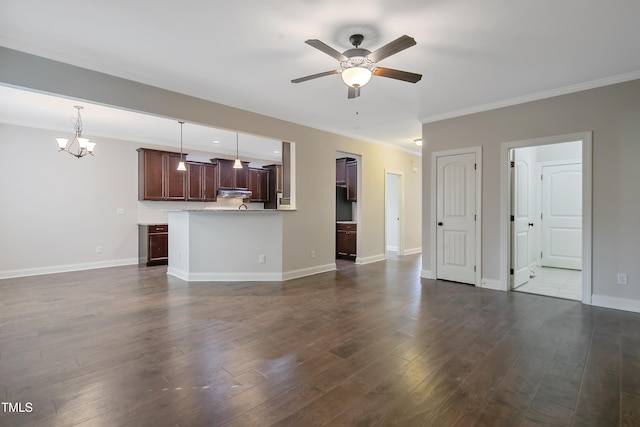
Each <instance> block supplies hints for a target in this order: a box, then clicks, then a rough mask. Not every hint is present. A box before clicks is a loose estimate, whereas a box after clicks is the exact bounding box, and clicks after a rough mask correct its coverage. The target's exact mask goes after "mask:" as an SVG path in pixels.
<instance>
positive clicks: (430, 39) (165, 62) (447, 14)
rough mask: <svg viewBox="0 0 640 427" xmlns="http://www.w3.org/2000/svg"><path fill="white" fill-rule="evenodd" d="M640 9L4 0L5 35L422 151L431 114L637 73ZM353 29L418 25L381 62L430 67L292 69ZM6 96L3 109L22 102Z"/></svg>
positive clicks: (321, 57)
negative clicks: (386, 71) (343, 74)
mask: <svg viewBox="0 0 640 427" xmlns="http://www.w3.org/2000/svg"><path fill="white" fill-rule="evenodd" d="M638 18H640V1H637V0H609V1H602V0H535V1H531V0H530V1H507V0H484V1H477V0H446V1H444V0H396V1H389V0H386V1H384V0H352V1H349V2H345V1H337V0H297V1H294V0H278V1H270V2H268V1H263V0H243V1H236V2H222V1H204V0H200V1H198V0H191V1H188V2H181V3H179V2H175V1H167V0H160V1H153V2H152V1H137V2H134V1H124V0H110V1H108V2H106V1H105V2H97V1H92V2H90V1H81V0H58V1H55V2H52V1H49V0H30V1H24V0H2V1H1V2H0V44H1V45H3V46H6V47H9V48H12V49H17V50H21V51H24V52H28V53H33V54H36V55H40V56H44V57H47V58H51V59H55V60H59V61H62V62H66V63H70V64H73V65H77V66H81V67H85V68H89V69H93V70H97V71H102V72H105V73H108V74H112V75H116V76H119V77H123V78H127V79H131V80H135V81H139V82H143V83H146V84H150V85H154V86H158V87H161V88H165V89H169V90H173V91H177V92H181V93H185V94H188V95H193V96H197V97H200V98H204V99H209V100H212V101H215V102H219V103H222V104H226V105H231V106H234V107H238V108H242V109H245V110H249V111H253V112H257V113H261V114H265V115H268V116H272V117H276V118H280V119H284V120H289V121H292V122H296V123H300V124H304V125H308V126H311V127H315V128H319V129H324V130H329V131H333V132H336V133H339V134H343V135H348V136H354V137H357V138H360V139H364V140H368V141H372V142H382V143H391V144H396V145H398V146H400V147H402V148H404V149H408V150H416V148H415V147H414V146H413V143H412V141H413V140H414V139H416V138H419V137H420V136H421V123H423V122H428V121H433V120H437V119H442V118H447V117H454V116H457V115H461V114H466V113H471V112H476V111H482V110H485V109H490V108H495V107H498V106H504V105H510V104H514V103H517V102H523V101H526V100H532V99H537V98H542V97H546V96H552V95H556V94H561V93H567V92H571V91H575V90H579V89H586V88H589V87H596V86H601V85H604V84H609V83H615V82H619V81H625V80H631V79H634V78H640V55H638V40H640V25H638V23H637V21H638ZM354 33H362V34H363V35H364V36H365V40H364V42H363V44H362V46H361V47H363V48H366V49H369V50H371V51H373V50H375V49H377V48H379V47H381V46H382V45H384V44H386V43H387V42H389V41H391V40H394V39H396V38H397V37H399V36H401V35H403V34H407V35H409V36H412V37H414V38H415V39H416V41H417V45H416V46H413V47H411V48H409V49H407V50H404V51H402V52H400V53H398V54H396V55H393V56H391V57H388V58H386V59H384V60H382V61H381V62H380V65H381V66H383V67H388V68H395V69H400V70H406V71H411V72H415V73H420V74H422V75H423V78H422V80H421V81H420V82H418V83H417V84H410V83H405V82H401V81H397V80H392V79H386V78H382V77H376V76H374V78H373V79H372V81H371V82H370V83H369V84H368V85H367V86H365V87H363V88H362V95H361V96H360V97H359V98H356V99H352V100H348V99H347V88H346V86H345V85H344V84H343V83H342V82H341V79H340V76H338V75H332V76H327V77H322V78H319V79H315V80H311V81H307V82H304V83H300V84H292V83H291V82H290V81H291V79H293V78H297V77H301V76H305V75H308V74H314V73H318V72H322V71H328V70H331V69H335V68H337V61H336V60H335V59H333V58H331V57H330V56H328V55H326V54H324V53H322V52H320V51H319V50H317V49H314V48H312V47H310V46H308V45H306V44H305V43H304V41H305V40H306V39H309V38H317V39H320V40H322V41H324V42H325V43H327V44H328V45H330V46H332V47H334V48H336V49H337V50H339V51H343V50H346V49H348V48H350V47H351V46H350V45H349V41H348V38H349V36H350V35H351V34H354ZM0 96H2V97H3V98H4V97H5V96H8V94H7V93H6V92H4V91H3V92H2V93H0ZM67 101H68V100H67ZM10 102H11V103H13V102H18V101H14V100H13V99H12V100H11V101H10ZM24 102H28V101H24ZM5 104H6V102H3V105H2V111H1V113H2V114H3V115H4V114H7V110H11V108H12V107H11V106H7V105H5ZM73 104H74V103H73V102H72V101H71V102H70V103H69V105H65V107H66V108H67V110H68V111H65V112H64V114H65V117H69V116H73V115H74V112H75V111H74V110H73V108H72V105H73ZM23 107H24V111H22V112H21V114H22V116H20V117H18V118H16V117H13V118H11V119H10V120H14V121H16V120H18V121H20V120H24V121H31V120H32V118H31V117H30V113H31V109H32V107H30V106H29V105H28V104H24V105H23ZM56 108H58V106H56ZM96 108H98V107H97V106H96ZM106 110H107V109H104V107H100V109H98V110H96V111H95V112H92V111H91V110H90V109H89V108H86V110H83V113H84V115H83V117H84V118H85V129H86V130H87V131H89V123H90V122H89V120H90V119H91V120H96V121H104V128H105V129H102V128H101V129H100V131H99V132H100V133H102V132H103V131H104V132H107V133H108V129H107V128H108V124H107V122H108V119H107V118H106V116H105V117H103V116H102V115H103V114H104V115H108V113H107V112H106ZM98 112H99V114H97V113H98ZM109 114H114V115H118V114H119V115H118V117H117V124H118V127H120V128H125V129H126V131H127V135H124V134H123V135H122V137H124V136H129V137H130V138H133V136H132V134H131V133H132V132H134V130H135V132H142V136H141V138H143V139H144V137H146V138H155V137H156V136H155V135H154V134H153V133H152V132H151V131H149V129H146V131H147V133H146V136H145V134H144V131H145V129H144V128H142V129H140V128H139V127H138V126H132V127H131V128H130V129H129V128H128V126H130V125H131V123H133V122H134V121H139V120H140V117H139V116H138V117H134V116H129V114H131V113H124V112H120V113H115V112H113V113H109ZM150 119H158V118H150ZM162 120H164V121H167V120H166V119H162ZM167 122H168V123H166V124H165V126H167V127H165V128H162V130H163V132H164V133H165V138H166V139H173V138H177V136H178V135H179V131H178V130H177V129H176V127H177V126H178V125H177V124H175V122H172V121H170V120H169V121H167ZM114 123H116V122H114ZM169 123H171V124H169ZM65 124H68V122H65ZM156 125H157V126H159V127H160V125H158V124H156ZM93 126H94V124H92V130H96V129H98V128H99V126H97V125H95V127H93ZM134 128H135V129H134ZM154 129H156V128H154ZM116 131H117V130H116V129H114V132H116ZM120 131H122V132H124V130H123V129H120ZM96 132H97V130H96ZM118 135H120V134H118ZM167 135H170V137H169V138H167ZM232 135H233V136H234V135H235V134H232ZM114 136H117V135H114ZM118 137H120V136H118ZM228 137H229V135H227V138H228ZM242 138H243V136H241V144H242ZM186 141H187V125H185V144H186ZM233 142H235V140H234V141H233Z"/></svg>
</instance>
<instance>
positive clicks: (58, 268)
mask: <svg viewBox="0 0 640 427" xmlns="http://www.w3.org/2000/svg"><path fill="white" fill-rule="evenodd" d="M136 264H138V258H137V257H136V258H126V259H114V260H109V261H100V262H87V263H82V264H67V265H52V266H50V267H36V268H25V269H20V270H5V271H0V279H11V278H14V277H27V276H40V275H43V274H55V273H68V272H71V271H83V270H94V269H97V268H108V267H121V266H124V265H136Z"/></svg>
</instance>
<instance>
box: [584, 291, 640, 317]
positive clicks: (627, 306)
mask: <svg viewBox="0 0 640 427" xmlns="http://www.w3.org/2000/svg"><path fill="white" fill-rule="evenodd" d="M591 305H595V306H598V307H605V308H613V309H615V310H624V311H633V312H634V313H640V301H639V300H637V299H636V300H634V299H627V298H618V297H610V296H608V295H595V294H594V295H592V298H591Z"/></svg>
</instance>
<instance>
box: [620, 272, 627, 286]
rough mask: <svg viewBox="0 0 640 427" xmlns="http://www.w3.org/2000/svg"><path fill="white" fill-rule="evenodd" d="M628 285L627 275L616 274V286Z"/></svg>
mask: <svg viewBox="0 0 640 427" xmlns="http://www.w3.org/2000/svg"><path fill="white" fill-rule="evenodd" d="M628 283H629V282H628V281H627V273H618V285H626V284H628Z"/></svg>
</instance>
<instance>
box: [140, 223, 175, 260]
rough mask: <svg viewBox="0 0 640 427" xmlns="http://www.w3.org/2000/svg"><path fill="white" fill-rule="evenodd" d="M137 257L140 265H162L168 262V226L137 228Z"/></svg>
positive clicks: (142, 226) (141, 226)
mask: <svg viewBox="0 0 640 427" xmlns="http://www.w3.org/2000/svg"><path fill="white" fill-rule="evenodd" d="M138 232H139V235H138V257H139V260H140V263H141V264H146V265H147V266H151V265H162V264H167V263H168V261H169V226H168V225H167V224H156V225H139V226H138Z"/></svg>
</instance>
